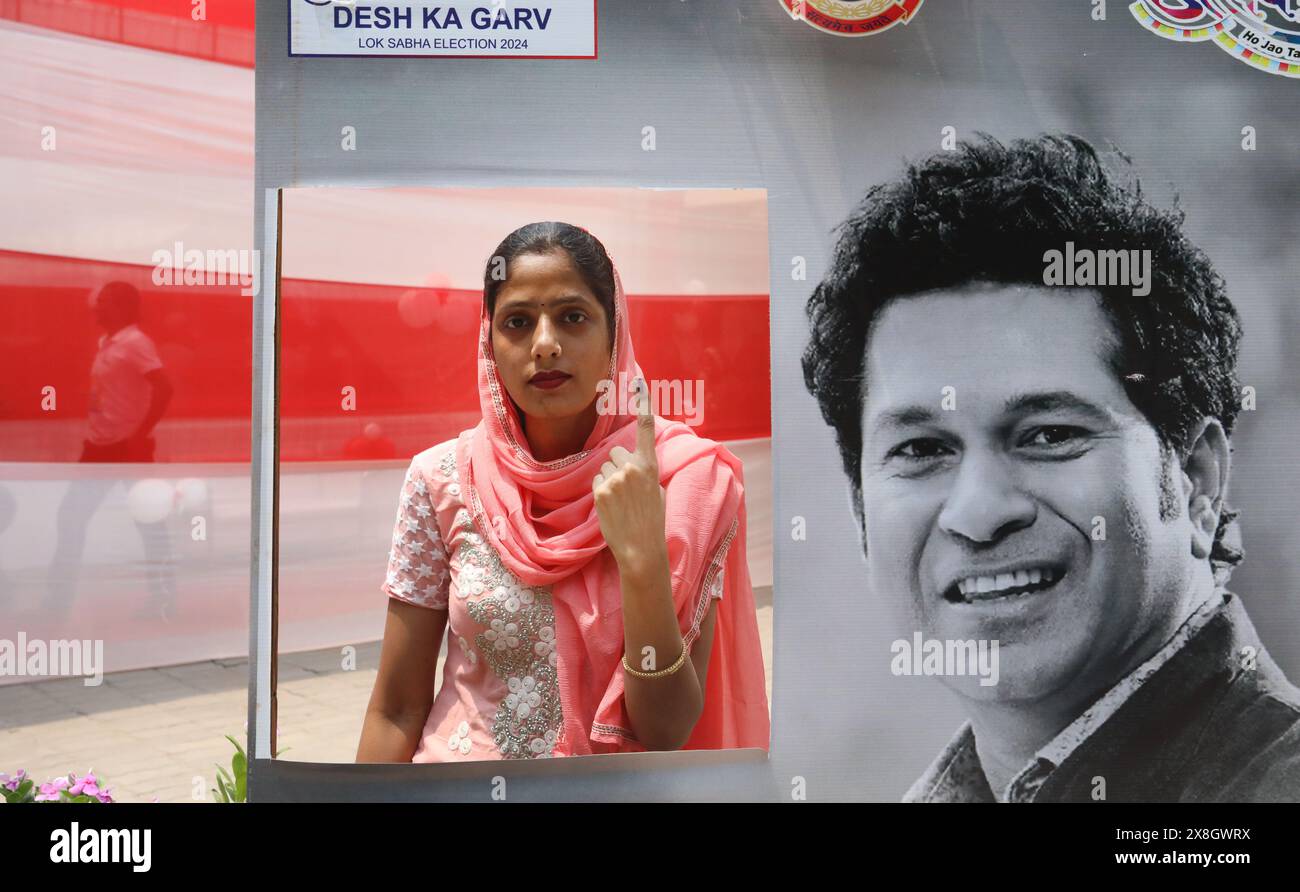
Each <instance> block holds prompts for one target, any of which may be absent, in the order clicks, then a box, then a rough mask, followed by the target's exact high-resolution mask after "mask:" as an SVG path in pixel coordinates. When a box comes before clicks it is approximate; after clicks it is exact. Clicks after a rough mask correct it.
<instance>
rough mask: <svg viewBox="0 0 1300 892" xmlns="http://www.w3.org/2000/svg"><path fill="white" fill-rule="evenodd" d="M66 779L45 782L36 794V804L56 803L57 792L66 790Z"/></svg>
mask: <svg viewBox="0 0 1300 892" xmlns="http://www.w3.org/2000/svg"><path fill="white" fill-rule="evenodd" d="M67 786H68V779H67V778H66V777H56V778H55V779H54V780H52V781H46V782H45V783H43V784H41V792H40V793H39V794H37V796H36V801H37V802H58V801H59V791H60V790H64V789H67Z"/></svg>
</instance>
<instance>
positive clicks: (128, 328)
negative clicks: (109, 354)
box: [99, 322, 140, 347]
mask: <svg viewBox="0 0 1300 892" xmlns="http://www.w3.org/2000/svg"><path fill="white" fill-rule="evenodd" d="M139 330H140V325H139V323H136V322H128V323H127V324H126V325H123V326H122V327H121V328H119V329H118V330H117V331H115V332H113V333H112V334H102V335H100V336H99V346H101V347H103V346H104V345H105V344H108V343H111V342H113V341H116V340H118V339H119V338H121V337H122V336H123V335H126V334H128V333H130V332H132V331H139Z"/></svg>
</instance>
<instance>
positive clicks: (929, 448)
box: [888, 437, 948, 461]
mask: <svg viewBox="0 0 1300 892" xmlns="http://www.w3.org/2000/svg"><path fill="white" fill-rule="evenodd" d="M947 449H948V447H947V446H945V445H944V444H943V442H942V441H940V440H936V439H934V438H933V437H923V438H919V439H916V440H908V441H907V442H906V443H900V444H898V445H897V446H895V447H894V448H893V449H891V450H890V451H889V456H888V457H889V458H905V459H910V460H912V461H923V460H924V459H927V458H935V457H936V456H940V455H945V454H946V453H947Z"/></svg>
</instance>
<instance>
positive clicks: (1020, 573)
mask: <svg viewBox="0 0 1300 892" xmlns="http://www.w3.org/2000/svg"><path fill="white" fill-rule="evenodd" d="M1055 579H1056V572H1055V571H1054V570H1052V569H1051V568H1050V567H1035V568H1033V569H1032V570H1017V571H1015V572H1014V573H998V574H997V575H996V576H968V577H966V578H965V579H961V580H958V582H957V589H958V591H960V592H961V593H962V595H963V596H965V595H973V594H980V595H982V594H987V593H988V592H1000V591H1004V590H1006V589H1013V588H1024V587H1025V586H1027V585H1038V584H1039V583H1041V582H1053V581H1054V580H1055Z"/></svg>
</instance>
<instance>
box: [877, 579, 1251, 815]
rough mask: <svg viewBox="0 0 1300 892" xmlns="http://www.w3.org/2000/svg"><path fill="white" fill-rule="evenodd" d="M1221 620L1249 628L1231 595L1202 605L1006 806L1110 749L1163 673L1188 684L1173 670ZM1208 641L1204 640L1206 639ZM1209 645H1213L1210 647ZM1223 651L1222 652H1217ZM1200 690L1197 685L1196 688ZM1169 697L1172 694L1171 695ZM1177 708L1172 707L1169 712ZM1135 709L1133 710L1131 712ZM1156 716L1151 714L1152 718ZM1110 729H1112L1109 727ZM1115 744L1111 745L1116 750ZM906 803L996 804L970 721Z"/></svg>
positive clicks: (1091, 711)
mask: <svg viewBox="0 0 1300 892" xmlns="http://www.w3.org/2000/svg"><path fill="white" fill-rule="evenodd" d="M1215 619H1223V620H1225V621H1227V622H1228V623H1233V624H1237V625H1240V624H1241V623H1243V622H1244V623H1245V624H1246V625H1249V619H1248V618H1246V616H1245V612H1244V611H1243V610H1242V608H1241V605H1240V602H1239V601H1238V600H1237V599H1236V597H1235V596H1234V595H1232V594H1229V593H1227V592H1219V593H1217V594H1216V595H1215V596H1214V597H1212V598H1210V599H1209V600H1208V601H1207V602H1206V603H1205V604H1203V605H1201V607H1200V608H1198V609H1197V610H1196V611H1195V612H1194V613H1193V614H1192V615H1191V616H1190V617H1189V618H1188V619H1187V620H1186V621H1184V622H1183V624H1182V625H1181V626H1180V627H1179V628H1178V631H1177V632H1175V633H1174V635H1173V636H1172V637H1171V638H1170V639H1169V641H1167V642H1166V643H1165V644H1164V645H1163V646H1162V647H1161V648H1160V650H1158V651H1157V652H1156V653H1155V654H1153V655H1152V656H1151V657H1150V658H1148V659H1147V660H1146V661H1145V662H1143V663H1142V664H1141V665H1140V666H1138V667H1137V668H1136V669H1134V670H1133V671H1132V672H1130V673H1129V674H1128V675H1126V676H1125V677H1124V678H1122V679H1121V680H1120V681H1119V682H1118V683H1116V684H1115V686H1114V687H1112V688H1111V689H1110V690H1109V691H1108V692H1107V693H1106V694H1105V695H1103V696H1102V697H1101V699H1099V700H1098V701H1097V702H1095V703H1094V704H1093V705H1092V706H1090V707H1089V708H1088V709H1086V710H1085V711H1084V712H1083V713H1082V714H1080V715H1079V717H1078V718H1076V719H1075V720H1074V721H1073V722H1071V723H1070V724H1069V725H1067V726H1066V727H1065V728H1064V729H1062V730H1061V732H1060V733H1059V734H1057V735H1056V737H1054V738H1052V740H1051V741H1049V742H1048V743H1047V744H1046V745H1045V746H1044V747H1043V748H1042V749H1040V750H1039V751H1038V752H1037V753H1036V754H1035V756H1034V758H1033V759H1032V760H1030V762H1029V763H1028V764H1027V765H1026V766H1025V767H1024V768H1023V769H1022V770H1021V771H1020V773H1019V774H1017V775H1016V776H1015V778H1013V779H1012V781H1011V783H1010V784H1008V785H1007V789H1006V790H1005V791H1004V792H1003V795H1002V796H1001V797H999V798H1000V799H1001V800H1002V801H1004V802H1029V801H1032V800H1033V799H1034V797H1035V796H1036V795H1037V794H1038V791H1039V790H1040V789H1041V788H1042V786H1043V785H1044V784H1045V783H1046V782H1047V781H1048V779H1049V778H1050V777H1051V775H1052V774H1053V772H1054V771H1056V770H1057V769H1058V768H1060V767H1061V766H1062V765H1065V764H1066V762H1067V761H1069V760H1070V759H1071V758H1074V757H1076V756H1078V755H1079V754H1080V753H1081V752H1083V751H1084V750H1086V749H1087V748H1089V747H1094V746H1098V745H1107V744H1105V743H1104V742H1103V743H1101V744H1099V740H1103V738H1105V737H1106V736H1107V734H1106V733H1103V729H1105V730H1106V731H1107V732H1109V731H1112V730H1114V731H1116V733H1117V734H1118V733H1119V732H1118V729H1117V726H1118V725H1120V724H1122V723H1120V722H1117V721H1116V719H1117V718H1118V717H1119V714H1120V712H1121V711H1122V710H1123V711H1130V710H1131V709H1132V708H1133V707H1134V706H1135V705H1136V704H1135V701H1137V700H1139V699H1140V700H1146V699H1148V697H1149V696H1151V695H1152V694H1153V690H1152V689H1153V688H1155V687H1159V686H1160V685H1159V680H1158V679H1157V674H1158V673H1160V671H1161V670H1162V669H1165V670H1166V671H1165V673H1164V675H1165V676H1172V675H1178V676H1179V678H1178V679H1176V682H1177V684H1178V685H1179V686H1180V687H1181V686H1182V684H1183V679H1182V675H1183V673H1182V672H1174V671H1172V670H1174V669H1176V668H1181V666H1180V667H1175V666H1172V665H1171V663H1172V662H1174V661H1175V657H1181V659H1179V660H1177V662H1178V663H1179V664H1183V663H1187V662H1189V660H1190V659H1193V658H1194V655H1193V654H1191V653H1189V651H1191V650H1192V646H1191V644H1192V642H1193V640H1194V639H1196V638H1197V637H1198V633H1201V632H1202V631H1204V630H1205V628H1206V626H1208V625H1209V624H1210V623H1211V622H1212V621H1214V620H1215ZM1202 637H1203V636H1202ZM1207 646H1208V645H1207ZM1212 649H1218V648H1212ZM1195 662H1197V663H1199V664H1200V665H1198V666H1197V667H1196V669H1195V670H1193V671H1197V670H1199V672H1198V674H1199V673H1205V674H1209V673H1211V672H1214V671H1216V670H1217V668H1218V667H1217V666H1215V665H1212V664H1210V665H1206V663H1207V661H1205V660H1199V659H1197V660H1195ZM1193 686H1195V685H1193ZM1165 693H1166V694H1167V693H1168V692H1165ZM1174 705H1175V704H1168V703H1167V704H1166V708H1169V707H1170V706H1174ZM1125 707H1129V710H1125ZM1148 718H1150V716H1148ZM1108 725H1109V726H1110V727H1109V728H1107V727H1106V726H1108ZM1114 743H1115V741H1111V742H1110V744H1109V745H1111V746H1112V747H1113V745H1114ZM903 801H904V802H993V801H995V797H994V795H993V791H992V789H991V788H990V787H989V783H988V780H987V777H986V776H985V774H984V769H983V766H982V765H981V764H980V760H979V755H978V753H977V751H976V748H975V733H974V730H973V729H972V727H971V724H970V722H965V723H964V724H963V725H962V726H961V728H960V729H959V730H958V731H957V734H956V735H955V736H954V737H953V738H952V740H950V741H949V742H948V745H947V746H945V747H944V749H943V751H942V752H941V753H940V754H939V756H938V758H937V759H935V761H934V762H933V763H932V764H931V765H930V767H929V768H927V769H926V771H925V772H924V773H923V774H922V775H921V777H919V778H918V779H917V781H916V782H915V783H914V784H912V787H911V788H910V789H909V790H908V791H907V793H905V794H904V796H903Z"/></svg>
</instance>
